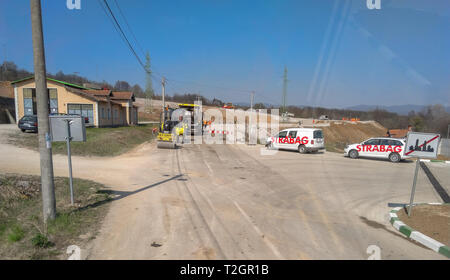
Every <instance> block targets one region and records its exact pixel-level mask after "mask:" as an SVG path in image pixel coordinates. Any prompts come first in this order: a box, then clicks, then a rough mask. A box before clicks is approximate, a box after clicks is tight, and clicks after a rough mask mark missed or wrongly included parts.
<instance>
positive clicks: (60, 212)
mask: <svg viewBox="0 0 450 280" xmlns="http://www.w3.org/2000/svg"><path fill="white" fill-rule="evenodd" d="M109 193H110V192H109V191H108V190H107V189H106V188H105V187H104V186H103V185H100V184H98V183H95V182H92V181H88V180H81V179H74V196H75V205H73V206H72V205H71V204H70V191H69V180H68V179H67V178H60V177H57V178H55V195H56V209H57V216H56V218H55V219H54V220H52V221H49V222H48V224H47V226H45V225H44V223H43V220H42V197H41V192H40V178H39V176H28V175H27V176H25V175H16V174H0V259H65V258H67V257H68V256H66V255H65V254H66V249H67V247H68V246H70V245H77V246H79V247H80V248H83V246H84V245H86V243H87V242H88V241H89V240H90V239H91V238H94V237H95V235H96V234H97V231H98V229H99V227H100V224H101V221H102V220H103V218H104V216H105V215H106V212H107V209H108V207H109V203H108V202H109V201H110V200H111V197H110V194H109Z"/></svg>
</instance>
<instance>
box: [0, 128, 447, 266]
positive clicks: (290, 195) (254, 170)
mask: <svg viewBox="0 0 450 280" xmlns="http://www.w3.org/2000/svg"><path fill="white" fill-rule="evenodd" d="M1 129H2V128H0V134H1ZM0 142H1V139H0ZM260 147H261V146H243V145H186V146H184V147H183V148H181V149H177V150H159V149H156V147H155V145H154V144H145V145H142V146H140V147H138V148H137V149H135V150H133V151H131V152H130V153H127V154H125V155H123V156H119V157H116V158H81V157H74V158H73V168H74V176H76V177H80V178H86V179H91V180H95V181H98V182H100V183H103V184H106V185H107V186H110V187H111V188H112V189H113V190H114V191H116V199H115V200H114V201H113V202H112V207H111V209H110V212H109V213H108V215H107V217H106V219H105V221H104V223H103V225H102V229H101V232H100V234H99V235H98V236H97V238H96V239H95V240H94V241H93V243H92V244H91V245H92V246H91V247H90V248H82V249H83V250H84V251H85V255H86V256H87V258H88V259H341V258H345V259H367V258H368V254H367V252H366V250H367V247H368V246H370V245H377V246H379V247H380V248H381V257H382V259H444V257H443V256H441V255H439V254H437V253H435V252H433V251H431V250H429V249H426V248H424V247H421V246H419V245H416V244H414V243H412V242H411V241H409V240H407V239H405V238H404V237H403V236H402V235H400V234H399V233H398V232H397V231H396V230H395V229H393V228H392V227H391V225H390V224H389V222H388V216H387V215H388V214H387V213H388V211H389V207H388V206H387V203H389V202H391V203H405V202H407V201H408V199H409V192H410V185H411V180H412V174H413V170H414V164H412V163H399V164H392V163H390V162H387V161H380V160H362V159H360V160H351V159H348V158H343V157H342V156H341V155H339V154H333V153H323V154H320V153H319V154H305V155H300V154H298V153H295V152H278V153H277V154H275V155H273V156H263V155H261V154H260ZM0 155H2V156H1V158H0V170H1V171H2V172H19V173H28V174H29V173H32V174H38V173H39V165H38V162H39V161H38V154H37V153H36V152H32V151H29V150H26V149H20V148H17V147H14V146H12V145H8V144H0ZM54 166H55V174H56V175H58V176H66V175H67V159H66V157H65V156H59V155H57V156H55V157H54ZM435 169H436V168H435ZM441 169H442V171H441V172H444V173H448V170H449V167H448V166H442V167H439V169H437V170H441ZM421 172H422V171H421ZM441 183H443V182H441ZM445 183H446V184H448V182H445ZM75 190H76V186H75ZM416 202H441V200H440V198H439V196H438V195H437V194H436V193H435V191H434V189H433V187H432V186H431V184H430V183H429V182H428V180H427V178H426V176H425V175H424V174H423V172H422V173H420V175H419V181H418V189H417V193H416Z"/></svg>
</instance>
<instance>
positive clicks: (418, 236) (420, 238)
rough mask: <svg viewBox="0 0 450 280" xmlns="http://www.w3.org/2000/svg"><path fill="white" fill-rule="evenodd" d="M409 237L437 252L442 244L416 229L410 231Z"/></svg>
mask: <svg viewBox="0 0 450 280" xmlns="http://www.w3.org/2000/svg"><path fill="white" fill-rule="evenodd" d="M409 237H410V238H411V239H413V240H415V241H417V242H419V243H420V244H423V245H425V246H427V247H428V248H430V249H432V250H433V251H435V252H439V248H440V247H442V246H444V244H442V243H441V242H438V241H436V240H434V239H433V238H430V237H428V236H426V235H425V234H422V233H420V232H418V231H413V232H411V235H410V236H409Z"/></svg>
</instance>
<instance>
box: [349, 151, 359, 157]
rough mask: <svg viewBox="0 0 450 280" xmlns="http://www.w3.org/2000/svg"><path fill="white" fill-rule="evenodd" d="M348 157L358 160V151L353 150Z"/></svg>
mask: <svg viewBox="0 0 450 280" xmlns="http://www.w3.org/2000/svg"><path fill="white" fill-rule="evenodd" d="M348 156H349V157H350V158H358V151H357V150H351V151H350V152H348Z"/></svg>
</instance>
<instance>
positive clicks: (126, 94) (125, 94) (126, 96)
mask: <svg viewBox="0 0 450 280" xmlns="http://www.w3.org/2000/svg"><path fill="white" fill-rule="evenodd" d="M111 99H115V100H130V99H132V100H133V101H134V94H133V93H132V92H131V91H113V92H112V97H111Z"/></svg>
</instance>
